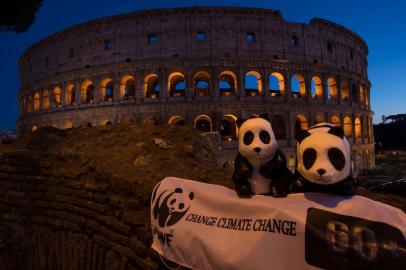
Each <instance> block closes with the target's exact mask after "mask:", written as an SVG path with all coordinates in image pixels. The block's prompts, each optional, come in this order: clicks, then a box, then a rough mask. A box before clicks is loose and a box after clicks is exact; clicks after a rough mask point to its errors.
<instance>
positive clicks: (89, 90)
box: [80, 80, 94, 104]
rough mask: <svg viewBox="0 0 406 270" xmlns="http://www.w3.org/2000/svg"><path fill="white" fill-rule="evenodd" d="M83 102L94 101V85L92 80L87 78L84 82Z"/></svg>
mask: <svg viewBox="0 0 406 270" xmlns="http://www.w3.org/2000/svg"><path fill="white" fill-rule="evenodd" d="M80 97H81V103H84V104H92V103H93V102H94V85H93V82H92V81H90V80H86V81H84V82H83V84H82V89H81V95H80Z"/></svg>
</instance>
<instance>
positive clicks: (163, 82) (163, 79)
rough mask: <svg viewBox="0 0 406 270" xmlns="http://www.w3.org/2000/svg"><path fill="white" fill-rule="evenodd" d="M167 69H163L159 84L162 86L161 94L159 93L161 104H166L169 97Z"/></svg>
mask: <svg viewBox="0 0 406 270" xmlns="http://www.w3.org/2000/svg"><path fill="white" fill-rule="evenodd" d="M167 73H168V72H167V70H166V68H162V69H161V72H160V73H159V74H160V77H159V83H160V85H161V92H160V93H159V98H160V100H161V102H166V100H167V99H168V97H169V94H168V74H167Z"/></svg>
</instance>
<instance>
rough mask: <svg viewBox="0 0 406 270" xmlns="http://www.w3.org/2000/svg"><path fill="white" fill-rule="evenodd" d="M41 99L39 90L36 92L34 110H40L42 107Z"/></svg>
mask: <svg viewBox="0 0 406 270" xmlns="http://www.w3.org/2000/svg"><path fill="white" fill-rule="evenodd" d="M40 104H41V99H40V95H39V92H35V94H34V112H38V111H39V109H40Z"/></svg>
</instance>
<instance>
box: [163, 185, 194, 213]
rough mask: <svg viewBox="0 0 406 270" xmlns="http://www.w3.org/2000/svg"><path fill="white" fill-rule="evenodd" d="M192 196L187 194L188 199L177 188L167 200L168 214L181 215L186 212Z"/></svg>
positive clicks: (191, 193)
mask: <svg viewBox="0 0 406 270" xmlns="http://www.w3.org/2000/svg"><path fill="white" fill-rule="evenodd" d="M193 198H194V194H193V192H190V193H189V197H188V198H187V195H185V194H183V191H182V189H180V188H178V189H176V190H175V192H174V193H173V194H172V195H171V196H170V197H169V198H168V202H167V207H168V209H169V213H170V214H172V213H181V212H184V211H186V210H187V209H188V208H189V203H190V201H191V200H193Z"/></svg>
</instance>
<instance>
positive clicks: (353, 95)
mask: <svg viewBox="0 0 406 270" xmlns="http://www.w3.org/2000/svg"><path fill="white" fill-rule="evenodd" d="M351 101H352V102H353V103H358V87H357V85H356V84H355V83H353V84H352V86H351Z"/></svg>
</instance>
